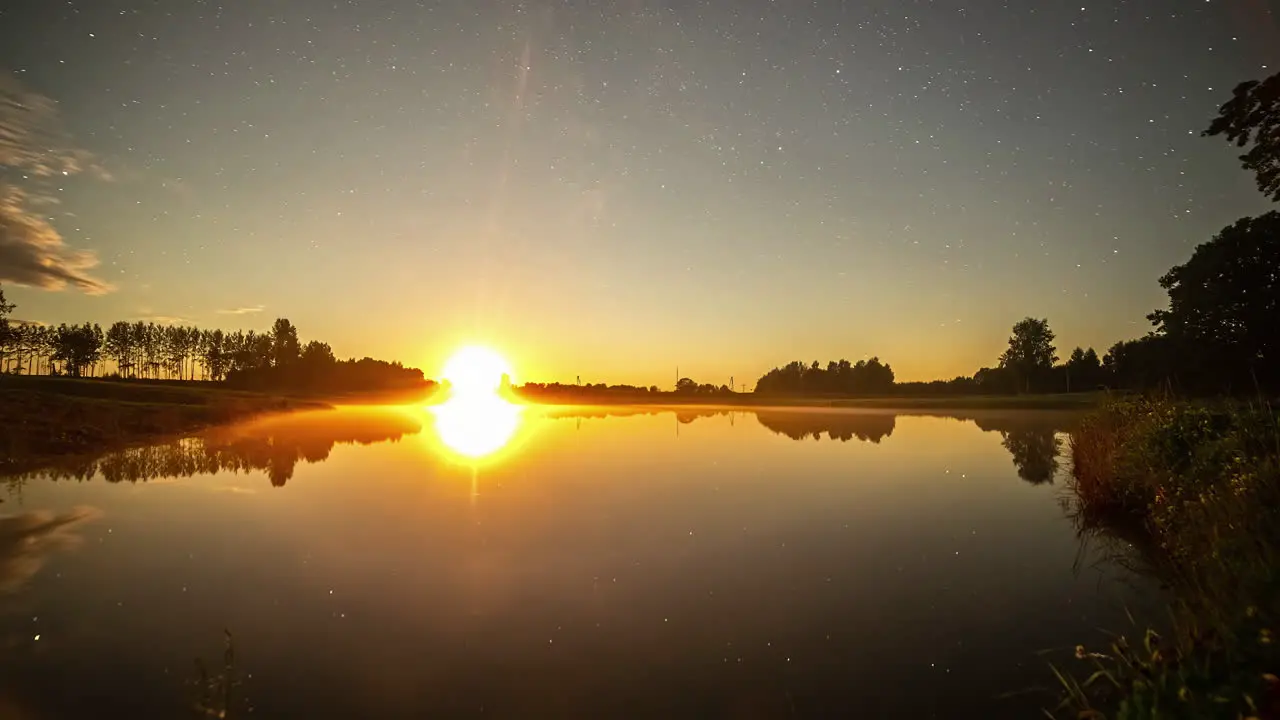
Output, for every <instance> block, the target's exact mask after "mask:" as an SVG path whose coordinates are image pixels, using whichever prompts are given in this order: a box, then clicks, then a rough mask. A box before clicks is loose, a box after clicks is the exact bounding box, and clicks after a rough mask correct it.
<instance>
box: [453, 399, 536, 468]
mask: <svg viewBox="0 0 1280 720" xmlns="http://www.w3.org/2000/svg"><path fill="white" fill-rule="evenodd" d="M522 410H523V408H522V407H521V406H519V405H514V404H512V403H509V402H507V401H506V400H503V399H502V398H500V397H498V396H497V395H495V394H493V393H489V394H487V395H472V396H463V397H455V398H454V399H452V400H449V401H448V402H445V403H442V404H440V405H437V406H435V407H433V408H432V409H431V413H432V414H433V415H435V419H436V423H435V431H436V436H437V437H438V438H439V439H440V442H441V443H442V444H443V445H444V446H445V448H447V449H448V450H450V451H451V452H452V453H456V454H457V455H460V456H461V457H462V458H464V459H466V460H469V461H476V460H480V459H483V458H489V457H491V456H493V455H494V454H495V453H497V452H498V451H499V450H502V449H503V448H505V447H506V446H507V445H508V444H509V443H510V442H511V439H512V438H513V437H515V434H516V430H517V429H518V428H519V427H520V413H521V411H522Z"/></svg>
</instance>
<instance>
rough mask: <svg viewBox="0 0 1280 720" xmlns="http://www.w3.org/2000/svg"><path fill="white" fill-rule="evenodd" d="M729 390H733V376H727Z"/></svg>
mask: <svg viewBox="0 0 1280 720" xmlns="http://www.w3.org/2000/svg"><path fill="white" fill-rule="evenodd" d="M729 392H733V376H732V375H730V376H729Z"/></svg>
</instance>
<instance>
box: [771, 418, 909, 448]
mask: <svg viewBox="0 0 1280 720" xmlns="http://www.w3.org/2000/svg"><path fill="white" fill-rule="evenodd" d="M756 419H757V420H759V421H760V424H761V425H763V426H765V427H767V428H769V429H770V430H772V431H774V432H776V433H778V434H779V435H786V436H787V437H789V438H791V439H792V440H804V439H806V438H813V439H814V440H819V439H821V438H822V434H823V433H824V432H825V433H826V434H827V437H828V438H830V439H832V440H839V441H841V442H848V441H849V440H852V439H853V438H855V437H856V438H858V439H859V440H862V441H863V442H873V443H878V442H880V441H881V440H883V439H884V438H886V437H889V435H891V434H892V433H893V427H894V424H895V420H896V416H895V415H894V414H893V413H881V412H876V413H862V412H808V411H803V410H795V411H778V412H769V411H760V412H757V413H756Z"/></svg>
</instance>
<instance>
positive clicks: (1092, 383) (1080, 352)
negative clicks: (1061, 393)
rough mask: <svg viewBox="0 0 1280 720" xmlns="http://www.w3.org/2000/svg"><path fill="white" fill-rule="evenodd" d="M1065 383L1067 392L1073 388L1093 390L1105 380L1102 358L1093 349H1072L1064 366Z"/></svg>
mask: <svg viewBox="0 0 1280 720" xmlns="http://www.w3.org/2000/svg"><path fill="white" fill-rule="evenodd" d="M1062 367H1063V371H1064V372H1063V375H1064V379H1065V382H1064V385H1065V386H1066V390H1067V392H1071V391H1072V390H1093V389H1096V388H1097V387H1098V385H1099V384H1101V383H1102V381H1103V375H1102V360H1100V359H1099V358H1098V353H1097V352H1096V351H1095V350H1094V349H1093V348H1089V349H1088V350H1085V349H1084V348H1080V347H1077V348H1076V349H1075V350H1072V351H1071V357H1069V358H1067V362H1066V364H1064V365H1063V366H1062Z"/></svg>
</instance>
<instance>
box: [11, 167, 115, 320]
mask: <svg viewBox="0 0 1280 720" xmlns="http://www.w3.org/2000/svg"><path fill="white" fill-rule="evenodd" d="M97 266H98V256H97V255H95V254H94V253H93V252H92V251H89V250H73V249H72V248H69V247H67V244H66V243H64V242H63V241H62V236H61V235H59V234H58V231H57V230H55V229H54V227H53V226H52V225H50V224H49V223H48V221H46V220H45V219H44V218H43V217H41V216H39V215H37V214H35V213H34V212H32V211H31V208H30V207H28V204H27V196H26V194H25V193H23V192H22V191H21V190H19V189H17V188H14V187H7V188H6V187H3V186H0V281H8V282H12V283H16V284H18V285H30V286H32V287H38V288H44V289H45V290H62V289H64V288H66V287H67V286H69V285H70V286H72V287H75V288H77V289H79V290H81V291H83V292H85V293H87V294H89V295H104V294H106V293H109V292H111V291H112V290H114V289H115V287H114V286H113V285H111V283H108V282H107V281H105V280H103V279H101V278H99V277H97V276H95V275H94V273H93V269H94V268H96V267H97Z"/></svg>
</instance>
